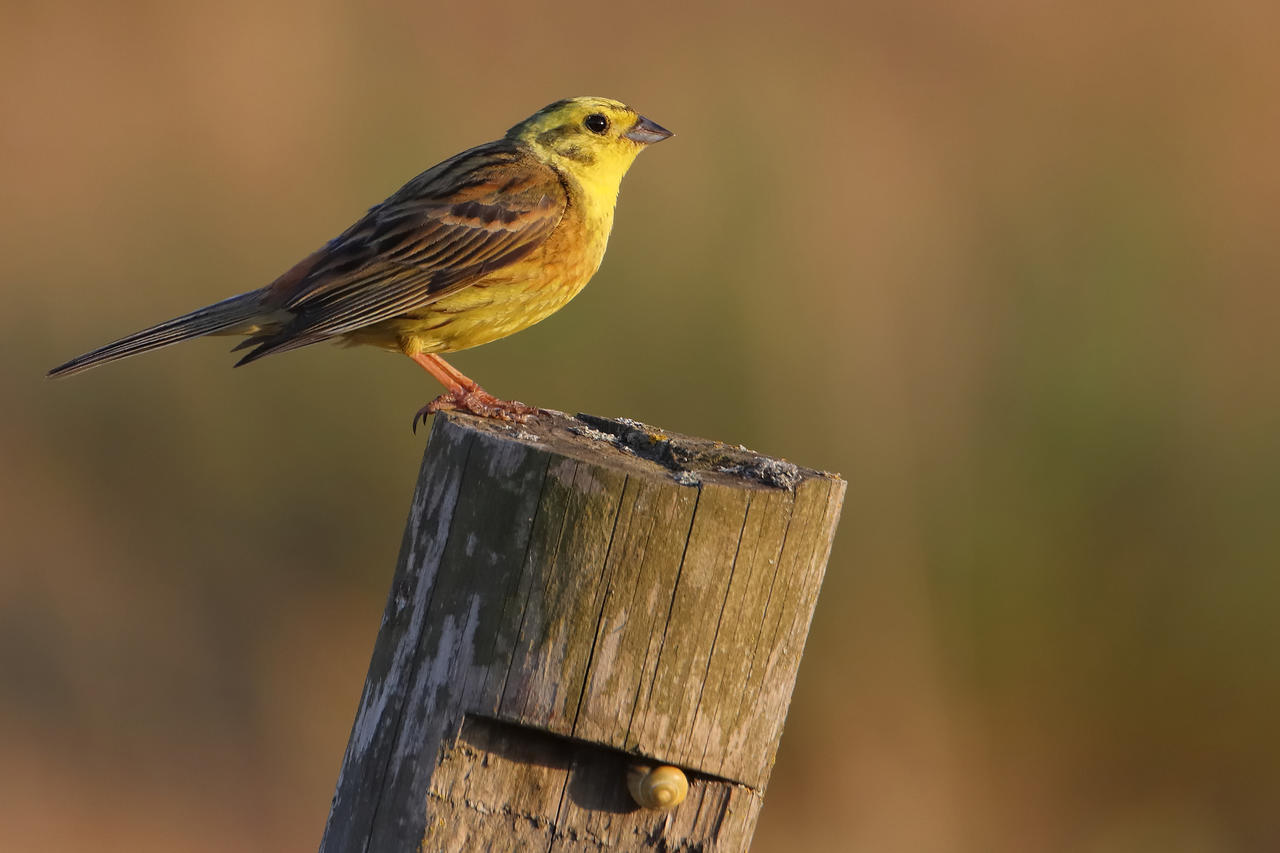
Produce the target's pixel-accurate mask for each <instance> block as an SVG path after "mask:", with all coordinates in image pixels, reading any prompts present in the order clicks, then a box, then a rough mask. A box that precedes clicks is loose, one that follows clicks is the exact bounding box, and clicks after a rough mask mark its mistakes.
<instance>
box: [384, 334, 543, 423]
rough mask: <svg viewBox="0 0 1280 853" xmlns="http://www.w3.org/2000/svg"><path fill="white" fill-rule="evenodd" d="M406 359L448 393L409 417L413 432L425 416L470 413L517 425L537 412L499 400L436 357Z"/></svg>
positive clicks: (412, 355) (420, 355) (426, 355)
mask: <svg viewBox="0 0 1280 853" xmlns="http://www.w3.org/2000/svg"><path fill="white" fill-rule="evenodd" d="M409 358H411V359H413V360H414V361H416V362H417V363H418V364H419V365H421V366H422V369H423V370H425V371H427V372H428V373H430V374H431V375H432V376H434V377H435V378H436V380H437V381H438V382H439V383H440V384H441V385H443V386H444V387H445V388H447V389H448V390H447V391H446V392H445V393H443V394H441V395H440V396H439V397H436V398H435V399H434V400H432V401H431V402H430V403H428V404H427V405H425V406H423V407H422V408H421V409H419V410H418V413H417V414H416V415H414V416H413V429H414V432H417V430H418V422H419V421H421V422H422V423H424V424H425V423H426V422H427V415H430V414H434V413H435V412H440V411H457V412H470V413H471V414H473V415H479V416H480V417H482V418H497V419H499V420H503V421H515V422H517V423H524V422H525V421H527V420H528V419H529V416H530V415H532V414H536V413H537V411H538V409H537V407H536V406H527V405H525V404H524V403H519V402H516V401H515V400H499V399H498V398H497V397H495V396H493V395H492V394H490V393H489V392H488V391H486V390H484V389H483V388H481V387H480V386H479V385H477V384H476V383H475V382H474V381H472V380H471V379H468V378H467V377H466V376H465V375H463V373H462V371H460V370H458V369H457V368H456V367H454V366H453V365H451V364H449V362H447V361H445V360H444V359H443V358H441V357H440V356H438V355H433V354H430V353H416V354H411V355H410V356H409Z"/></svg>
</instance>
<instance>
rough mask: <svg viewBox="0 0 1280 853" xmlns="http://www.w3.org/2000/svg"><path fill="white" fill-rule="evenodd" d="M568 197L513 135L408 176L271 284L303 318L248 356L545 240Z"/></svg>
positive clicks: (364, 320) (385, 307) (401, 300)
mask: <svg viewBox="0 0 1280 853" xmlns="http://www.w3.org/2000/svg"><path fill="white" fill-rule="evenodd" d="M565 205H566V197H565V193H564V188H563V186H562V185H561V183H560V180H559V178H558V177H557V175H556V173H555V171H554V170H552V169H551V168H550V167H549V166H546V165H545V164H543V163H540V162H538V161H537V160H536V159H534V158H533V157H532V156H531V155H529V154H528V153H526V152H525V151H523V150H522V149H520V148H519V147H517V146H516V144H515V143H512V142H510V141H508V140H502V141H500V142H495V143H490V144H488V145H482V146H480V147H478V148H473V149H471V150H470V151H466V152H464V153H462V154H459V155H458V156H456V157H454V158H452V159H450V160H446V161H445V162H443V163H441V164H440V165H438V166H436V167H434V168H432V169H430V170H428V171H426V172H424V173H422V174H421V175H419V176H418V177H416V178H414V179H413V180H412V181H410V182H409V183H407V184H405V185H404V186H403V187H402V188H401V189H400V190H398V191H397V192H396V193H395V194H394V195H392V196H391V197H390V198H388V199H387V200H386V201H384V202H383V203H382V204H380V205H378V206H377V207H375V208H373V209H372V210H370V211H369V212H368V213H367V214H366V215H365V216H364V217H362V218H361V219H360V220H359V221H358V222H356V223H355V224H354V225H352V226H351V227H350V228H348V229H347V230H346V231H345V232H343V233H342V234H341V235H340V236H338V237H337V238H336V239H334V240H332V241H330V242H329V244H328V245H326V246H325V247H324V248H322V249H320V250H319V251H317V252H315V253H314V254H312V255H310V256H308V257H307V258H305V259H304V260H302V261H301V262H299V263H298V264H297V265H296V266H295V267H293V268H292V269H290V270H289V271H288V272H286V273H285V274H284V275H282V276H281V277H280V278H279V279H277V280H276V281H275V282H274V283H272V284H271V285H270V286H269V287H268V288H267V290H268V295H267V297H266V299H265V300H264V301H265V302H266V303H267V304H268V305H270V306H272V307H275V308H280V309H284V310H286V311H289V312H292V313H293V314H294V319H293V320H292V321H290V322H289V323H288V324H286V325H285V326H284V328H282V329H280V330H279V331H278V332H276V333H274V334H270V335H263V336H261V337H260V338H259V339H258V340H257V341H256V348H255V349H254V350H253V351H252V352H251V353H249V355H247V356H246V357H245V358H244V359H242V360H241V362H240V363H242V364H243V363H245V362H248V361H253V360H254V359H256V358H259V357H261V356H263V355H266V354H267V353H268V352H279V351H282V350H286V349H294V348H296V347H299V346H305V345H306V344H310V343H314V342H316V341H319V340H323V339H325V338H329V337H333V336H335V335H341V334H344V333H346V332H350V331H353V330H355V329H359V328H362V327H364V326H368V325H371V324H373V323H378V322H381V321H383V320H388V319H391V318H393V317H397V316H399V315H402V314H405V313H408V312H411V311H414V310H415V309H420V308H422V307H424V306H426V305H429V304H431V303H432V302H434V301H436V300H438V299H440V298H442V297H444V296H446V295H448V294H450V293H453V292H456V291H457V290H459V289H461V288H463V287H466V286H468V285H470V284H472V283H474V282H475V281H477V280H478V279H480V278H481V277H483V276H484V275H486V274H488V273H490V272H492V271H494V270H496V269H501V268H502V267H504V266H506V265H508V264H512V263H515V262H516V261H518V260H519V259H521V258H523V257H524V256H525V255H527V254H529V253H530V252H531V251H533V250H534V249H535V248H537V247H538V246H539V245H541V244H542V243H543V241H545V240H546V239H547V237H548V236H550V234H551V232H552V231H553V230H554V229H555V227H556V225H557V224H559V222H560V217H561V216H562V215H563V213H564V210H565Z"/></svg>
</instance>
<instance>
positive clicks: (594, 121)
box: [582, 113, 609, 133]
mask: <svg viewBox="0 0 1280 853" xmlns="http://www.w3.org/2000/svg"><path fill="white" fill-rule="evenodd" d="M582 126H583V127H585V128H586V129H587V130H589V131H591V132H592V133H604V132H605V131H606V130H608V129H609V120H608V119H607V118H605V117H604V116H602V115H600V113H592V114H591V115H589V116H587V117H586V118H584V119H583V120H582Z"/></svg>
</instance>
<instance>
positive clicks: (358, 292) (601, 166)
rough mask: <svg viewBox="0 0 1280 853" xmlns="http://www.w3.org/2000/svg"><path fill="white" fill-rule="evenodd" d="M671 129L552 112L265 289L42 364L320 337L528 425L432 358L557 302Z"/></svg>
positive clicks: (273, 347)
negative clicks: (386, 360)
mask: <svg viewBox="0 0 1280 853" xmlns="http://www.w3.org/2000/svg"><path fill="white" fill-rule="evenodd" d="M671 135H672V133H671V131H669V130H667V129H666V128H664V127H662V126H661V125H659V124H657V123H656V122H654V121H652V120H650V119H648V118H646V117H644V116H642V115H640V114H639V113H638V112H636V111H635V110H634V109H632V108H631V107H628V106H627V105H625V104H623V103H621V102H619V101H615V100H612V99H609V98H599V97H580V98H568V99H565V100H561V101H556V102H555V103H552V104H549V105H548V106H546V107H543V108H542V109H541V110H538V111H537V112H536V113H534V114H533V115H531V116H530V117H529V118H527V119H525V120H524V121H522V122H520V123H519V124H517V125H515V126H514V127H512V128H511V129H510V130H508V131H507V132H506V134H505V135H504V136H503V137H502V138H501V139H498V140H496V141H493V142H488V143H485V144H483V145H478V146H476V147H475V148H471V149H468V150H466V151H463V152H462V153H461V154H457V155H455V156H453V157H450V158H449V159H447V160H445V161H444V162H442V163H439V164H438V165H436V166H433V167H431V168H430V169H428V170H426V171H425V172H423V173H421V174H420V175H418V176H417V177H415V178H413V179H411V180H410V181H409V182H408V183H406V184H405V185H404V186H402V187H401V188H400V189H398V190H396V191H395V192H394V193H392V194H391V195H390V196H389V197H388V198H387V199H386V200H385V201H383V202H382V203H380V204H378V205H376V206H374V207H373V208H371V209H370V210H369V211H368V212H367V213H365V215H364V216H362V217H361V218H360V219H358V220H357V221H356V222H355V224H353V225H352V226H351V227H350V228H348V229H347V230H345V231H343V232H342V233H341V234H339V235H338V236H337V237H335V238H333V239H332V240H330V241H329V242H328V243H326V244H325V245H324V246H322V247H321V248H319V249H317V250H316V251H314V252H312V253H311V254H310V255H308V256H307V257H305V258H303V259H302V260H300V261H298V262H297V263H296V264H294V265H293V266H292V267H290V268H289V269H288V270H287V271H285V272H284V273H283V274H282V275H281V276H280V277H278V278H277V279H275V280H274V281H273V282H271V283H270V284H268V285H267V286H265V287H263V288H260V289H258V290H252V291H249V292H248V293H242V294H240V295H238V296H233V297H231V298H229V299H224V300H223V301H221V302H217V303H214V304H213V305H208V306H206V307H204V308H199V309H196V310H195V311H192V312H190V313H187V314H183V315H181V316H179V317H175V318H174V319H172V320H168V321H166V322H163V323H159V324H157V325H154V326H151V327H149V328H146V329H143V330H142V331H140V332H136V333H134V334H132V335H128V336H127V337H124V338H121V339H119V340H117V341H114V342H112V343H109V344H106V345H105V346H102V347H99V348H98V349H95V350H93V351H91V352H88V353H85V354H84V355H81V356H77V357H76V358H73V359H71V360H70V361H68V362H66V363H65V364H61V365H59V366H57V367H55V368H53V369H52V370H50V371H49V373H48V375H49V376H51V377H61V376H70V375H72V374H76V373H79V372H81V371H84V370H88V369H89V368H91V367H95V366H97V365H100V364H105V363H107V362H110V361H117V360H119V359H122V358H127V357H129V356H132V355H137V354H139V353H143V352H148V351H150V350H155V349H160V348H161V347H167V346H169V345H171V344H175V343H178V342H180V341H185V340H189V339H191V338H197V337H203V336H205V335H241V336H245V339H244V340H243V341H241V342H240V343H239V344H238V345H237V346H235V347H233V348H232V351H233V352H235V351H240V350H248V352H247V353H246V354H245V355H244V356H243V357H241V358H240V360H239V361H238V362H237V363H236V365H235V366H237V367H239V366H241V365H245V364H249V363H251V362H254V361H257V360H258V359H260V358H262V357H263V356H267V355H271V354H273V353H279V352H287V351H289V350H294V349H298V348H300V347H304V346H308V345H310V344H314V343H318V342H320V341H337V342H339V343H344V344H352V345H356V344H363V345H371V346H376V347H380V348H382V349H385V350H390V351H393V352H399V353H403V354H404V355H406V356H408V357H409V358H411V359H413V361H415V362H417V363H418V364H419V365H420V366H421V367H422V368H424V369H425V370H426V371H427V372H428V373H430V374H431V375H432V376H433V377H435V379H437V380H438V381H439V382H440V383H441V384H442V385H443V386H444V387H445V389H446V390H445V393H444V394H441V395H440V396H438V397H436V398H435V399H434V400H432V401H431V402H430V403H428V404H427V405H426V406H423V407H422V408H421V409H419V410H418V412H417V413H416V414H415V415H414V417H413V422H412V426H413V428H414V430H415V431H416V430H417V426H418V423H419V421H422V422H424V423H425V421H426V418H427V416H428V415H429V414H432V413H434V412H438V411H444V410H456V411H462V412H469V413H471V414H474V415H479V416H482V417H488V418H496V419H500V420H507V421H519V422H523V421H525V420H527V419H528V418H529V417H530V416H531V415H533V414H535V413H536V412H537V411H538V409H537V408H536V407H533V406H529V405H526V404H524V403H520V402H518V401H515V400H503V399H499V398H498V397H495V396H493V395H492V394H490V393H489V392H487V391H485V390H484V389H483V388H481V387H480V385H479V384H477V383H476V382H475V381H473V380H471V379H469V378H468V377H467V376H465V375H463V374H462V372H460V371H459V370H458V369H457V368H455V367H453V366H452V365H450V364H449V363H448V362H446V361H445V360H444V359H443V358H442V357H441V353H450V352H457V351H458V350H464V349H469V348H471V347H475V346H480V345H481V344H486V343H489V342H491V341H494V340H497V339H499V338H503V337H506V336H507V335H510V334H513V333H515V332H518V331H520V330H522V329H525V328H527V327H529V326H531V325H533V324H534V323H537V322H539V321H541V320H543V319H545V318H546V317H548V316H550V315H551V314H553V313H555V312H556V311H558V310H559V309H561V308H563V307H564V306H565V305H566V304H567V303H568V302H569V300H571V299H572V298H573V297H574V296H576V295H577V294H578V293H579V292H580V291H581V290H582V288H583V287H584V286H585V285H586V284H587V282H588V281H589V280H590V279H591V277H592V276H593V275H595V273H596V271H597V270H598V269H599V268H600V264H601V261H602V260H603V259H604V252H605V247H606V245H607V243H608V240H609V234H610V231H611V230H612V228H613V215H614V207H615V204H616V201H617V197H618V191H619V188H620V186H621V183H622V178H623V175H625V174H626V172H627V170H628V169H629V168H630V166H631V164H632V162H633V161H634V160H635V158H636V156H637V155H638V154H639V153H640V152H641V151H642V150H644V149H645V148H646V147H648V146H649V145H651V144H653V143H655V142H660V141H662V140H664V139H666V138H668V137H670V136H671Z"/></svg>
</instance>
